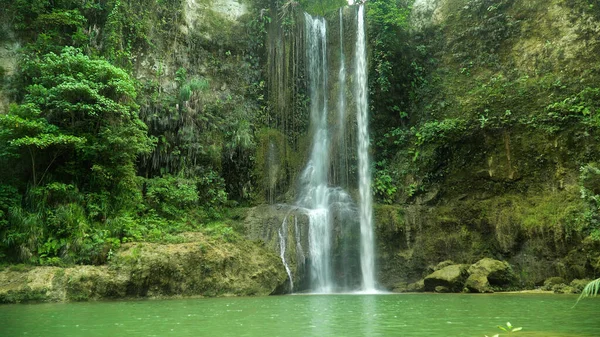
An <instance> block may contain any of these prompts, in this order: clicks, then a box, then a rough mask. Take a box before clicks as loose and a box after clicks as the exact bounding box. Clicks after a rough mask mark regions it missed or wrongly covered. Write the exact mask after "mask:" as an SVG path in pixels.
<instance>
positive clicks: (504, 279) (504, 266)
mask: <svg viewBox="0 0 600 337" xmlns="http://www.w3.org/2000/svg"><path fill="white" fill-rule="evenodd" d="M469 274H470V275H481V276H485V277H486V278H487V280H488V282H489V284H490V286H499V287H505V286H508V285H510V284H511V283H513V282H514V281H515V279H516V276H515V274H514V272H513V270H512V268H511V266H510V265H509V264H508V262H503V261H498V260H494V259H490V258H484V259H481V260H479V261H477V262H476V263H474V264H473V265H471V266H470V267H469Z"/></svg>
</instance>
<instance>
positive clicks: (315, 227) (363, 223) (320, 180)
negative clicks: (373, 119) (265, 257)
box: [278, 5, 376, 293]
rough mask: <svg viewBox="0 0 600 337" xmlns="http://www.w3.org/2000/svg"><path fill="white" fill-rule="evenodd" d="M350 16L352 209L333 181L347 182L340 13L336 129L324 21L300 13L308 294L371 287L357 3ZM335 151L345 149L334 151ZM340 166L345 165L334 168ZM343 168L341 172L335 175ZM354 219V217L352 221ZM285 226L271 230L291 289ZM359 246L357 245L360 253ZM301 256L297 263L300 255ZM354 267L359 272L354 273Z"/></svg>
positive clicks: (366, 148)
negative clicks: (307, 135)
mask: <svg viewBox="0 0 600 337" xmlns="http://www.w3.org/2000/svg"><path fill="white" fill-rule="evenodd" d="M357 13H358V14H357V34H356V43H355V45H354V67H353V68H354V69H353V70H352V71H353V73H352V77H351V78H352V82H351V83H352V84H353V86H352V89H353V92H354V96H355V98H354V101H355V105H356V111H357V114H356V118H357V127H358V129H357V131H356V132H357V138H358V141H357V156H358V163H357V165H358V190H359V195H360V205H359V207H358V209H357V207H356V204H355V203H354V202H353V201H352V198H351V197H350V195H349V194H348V193H347V192H346V191H345V190H344V189H343V188H342V187H339V186H338V187H336V186H332V185H334V184H344V187H347V185H348V180H349V179H348V177H347V172H348V168H349V165H348V158H349V157H348V156H347V152H346V146H347V144H346V129H345V125H346V121H347V120H350V119H351V118H352V116H349V115H348V114H347V111H346V110H347V106H348V104H347V98H346V77H347V74H346V72H347V71H348V70H347V69H346V61H345V53H344V43H343V42H344V38H345V37H344V24H343V12H342V11H341V10H340V15H339V19H340V31H339V53H340V55H339V57H340V59H339V69H338V74H339V76H338V77H337V80H338V83H337V84H338V86H337V88H338V90H339V91H338V92H337V102H334V103H335V104H332V107H331V108H332V110H334V107H335V108H337V118H335V119H334V118H330V119H331V121H332V122H333V123H336V120H337V124H338V125H337V128H335V127H331V126H330V125H328V114H329V108H330V107H329V102H328V100H329V95H330V94H331V93H330V89H331V88H330V87H329V83H328V81H329V79H328V73H329V69H328V50H327V42H328V41H327V22H326V21H325V19H324V18H321V17H312V16H311V15H309V14H306V13H305V14H304V20H305V26H304V29H305V34H304V39H305V46H306V59H307V63H306V76H307V78H308V91H309V97H310V122H311V132H312V135H313V136H312V148H311V152H310V157H309V159H308V162H307V164H306V167H305V168H304V170H303V171H302V173H301V175H300V179H299V180H300V190H299V192H300V193H299V198H298V202H297V206H298V211H301V212H303V213H305V214H306V215H307V216H308V220H309V227H308V249H307V251H308V253H307V266H308V267H309V269H308V270H309V276H310V291H312V292H315V293H331V292H337V291H352V290H360V291H362V292H373V291H375V289H376V288H375V276H374V273H375V263H374V261H375V258H374V238H373V228H372V227H373V220H372V217H373V214H372V195H371V173H370V169H369V165H370V163H369V155H368V151H369V134H368V119H367V118H368V104H367V68H366V67H367V61H366V42H365V26H364V6H363V5H360V6H359V8H358V12H357ZM336 35H337V32H336ZM332 97H335V95H333V96H332ZM332 115H333V114H332ZM336 140H337V143H336ZM342 151H343V152H344V153H340V152H342ZM338 159H339V160H338ZM338 165H339V166H340V167H338ZM342 165H345V166H344V167H341V166H342ZM332 166H335V167H332ZM344 172H345V174H346V177H343V176H342V175H343V174H344ZM336 177H337V178H336ZM357 219H360V220H359V221H357ZM359 226H360V234H359V231H358V229H359V228H358V227H359ZM287 228H288V224H287V217H286V220H285V221H284V223H283V224H282V227H281V229H280V230H279V232H278V234H279V239H280V256H281V259H282V261H283V263H284V265H285V266H286V271H287V273H288V276H289V278H290V288H292V289H293V284H294V283H293V281H292V274H293V273H292V272H291V270H290V268H289V266H288V263H287V261H286V256H285V249H286V245H287V244H286V238H287ZM294 231H295V233H296V246H297V247H296V252H297V253H300V254H302V255H303V253H304V252H303V251H302V247H301V246H300V239H299V237H298V235H299V234H298V233H299V230H298V228H297V223H295V224H294ZM359 236H360V239H359ZM298 247H299V248H300V250H299V251H298ZM358 247H360V252H359V249H358ZM301 260H302V261H303V260H304V256H302V258H301ZM359 260H360V261H359ZM359 262H360V263H359ZM359 265H360V268H359ZM359 269H360V274H362V276H361V275H359V273H358V271H359ZM359 277H361V279H359Z"/></svg>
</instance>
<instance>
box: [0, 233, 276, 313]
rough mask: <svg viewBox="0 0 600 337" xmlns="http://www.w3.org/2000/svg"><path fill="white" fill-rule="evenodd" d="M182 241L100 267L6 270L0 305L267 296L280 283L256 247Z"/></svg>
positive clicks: (198, 237)
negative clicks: (125, 299) (181, 297)
mask: <svg viewBox="0 0 600 337" xmlns="http://www.w3.org/2000/svg"><path fill="white" fill-rule="evenodd" d="M185 240H186V241H187V242H184V243H178V244H156V243H131V244H126V245H123V247H122V248H121V249H120V250H119V251H118V252H116V253H115V254H114V255H113V256H112V257H111V259H110V262H109V264H108V265H103V266H74V267H68V268H61V267H31V266H22V265H21V266H11V267H7V268H5V269H4V270H2V271H0V303H20V302H30V301H35V302H61V301H87V300H98V299H117V298H118V299H122V298H149V297H150V298H164V297H179V296H229V295H231V296H236V295H239V296H244V295H269V294H271V293H273V292H274V291H275V289H276V288H277V287H279V286H281V285H282V284H283V283H284V282H285V281H286V278H287V275H286V273H285V269H284V267H283V265H282V264H281V260H280V259H279V257H278V256H277V255H276V254H274V253H272V252H271V251H268V250H267V249H266V248H264V247H263V246H262V245H261V244H258V243H255V242H252V241H248V240H243V239H239V240H237V241H236V242H235V243H230V242H223V241H221V240H215V239H213V238H208V237H205V236H204V235H202V234H200V233H189V234H187V235H186V236H185Z"/></svg>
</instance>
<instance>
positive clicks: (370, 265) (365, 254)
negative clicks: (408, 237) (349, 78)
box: [354, 4, 376, 292]
mask: <svg viewBox="0 0 600 337" xmlns="http://www.w3.org/2000/svg"><path fill="white" fill-rule="evenodd" d="M355 54H356V55H355V62H356V66H355V68H354V71H355V75H354V77H355V78H356V84H355V92H356V93H355V96H356V97H355V99H356V114H357V120H358V179H359V181H358V184H359V185H358V189H359V194H360V238H361V240H360V243H361V254H360V267H361V270H362V291H364V292H374V291H376V288H375V239H374V237H373V192H372V190H371V169H370V167H371V163H370V158H369V143H370V138H369V105H368V101H367V98H368V97H367V90H368V82H367V46H366V36H365V5H364V4H360V5H359V8H358V19H357V29H356V49H355Z"/></svg>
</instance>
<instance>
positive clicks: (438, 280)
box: [424, 264, 468, 292]
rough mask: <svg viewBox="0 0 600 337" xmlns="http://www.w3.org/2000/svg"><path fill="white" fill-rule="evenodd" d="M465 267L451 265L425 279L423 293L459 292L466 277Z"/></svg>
mask: <svg viewBox="0 0 600 337" xmlns="http://www.w3.org/2000/svg"><path fill="white" fill-rule="evenodd" d="M467 268H468V266H467V265H462V264H453V265H449V266H446V267H444V268H442V269H439V270H436V271H434V272H433V273H432V274H430V275H428V276H427V277H425V280H424V283H425V291H436V292H459V291H461V290H462V288H463V285H464V283H465V280H466V279H467V277H468V274H467Z"/></svg>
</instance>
